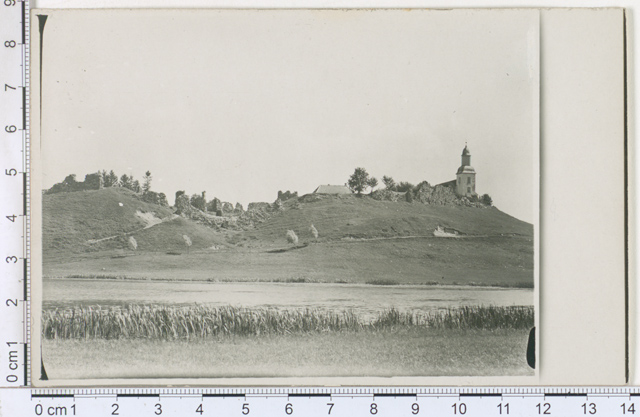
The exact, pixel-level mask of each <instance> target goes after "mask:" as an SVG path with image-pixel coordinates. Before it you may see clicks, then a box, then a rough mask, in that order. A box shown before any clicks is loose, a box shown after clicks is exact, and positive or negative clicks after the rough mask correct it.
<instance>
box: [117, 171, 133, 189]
mask: <svg viewBox="0 0 640 417" xmlns="http://www.w3.org/2000/svg"><path fill="white" fill-rule="evenodd" d="M132 180H133V177H130V176H128V175H127V174H122V176H121V177H120V187H122V188H128V189H129V190H131V189H132V188H133V181H132Z"/></svg>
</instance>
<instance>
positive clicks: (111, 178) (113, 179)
mask: <svg viewBox="0 0 640 417" xmlns="http://www.w3.org/2000/svg"><path fill="white" fill-rule="evenodd" d="M117 186H118V176H117V175H116V173H115V172H113V170H111V171H109V174H107V177H106V179H105V181H104V187H105V188H107V187H117Z"/></svg>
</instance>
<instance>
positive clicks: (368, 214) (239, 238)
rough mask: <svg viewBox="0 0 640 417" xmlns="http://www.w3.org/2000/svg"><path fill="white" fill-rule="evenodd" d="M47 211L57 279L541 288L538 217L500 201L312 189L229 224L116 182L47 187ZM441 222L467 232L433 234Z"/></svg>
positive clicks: (51, 268)
mask: <svg viewBox="0 0 640 417" xmlns="http://www.w3.org/2000/svg"><path fill="white" fill-rule="evenodd" d="M120 204H122V205H120ZM44 211H45V213H44V231H43V235H44V242H43V243H44V251H45V263H44V273H45V276H49V277H64V276H126V277H131V278H153V279H171V280H172V279H188V280H189V279H196V280H216V281H277V282H291V281H293V282H354V283H412V284H416V283H422V284H424V283H438V284H482V285H500V286H517V287H531V286H533V263H534V261H533V259H534V257H533V255H534V253H533V251H534V245H533V226H532V225H530V224H528V223H525V222H522V221H520V220H518V219H515V218H513V217H511V216H509V215H507V214H505V213H503V212H501V211H500V210H498V209H496V208H477V207H464V206H443V205H427V204H422V203H419V202H413V203H407V202H404V201H402V202H390V201H378V200H374V199H371V198H368V197H356V196H350V195H347V196H328V195H324V196H323V195H314V196H303V197H301V198H299V199H291V200H287V201H286V202H285V203H284V205H283V208H282V210H275V211H270V212H268V213H267V214H266V215H265V217H264V221H261V222H258V223H256V224H255V226H252V227H247V228H245V229H242V228H236V229H225V228H211V227H207V226H204V225H202V224H199V223H197V222H195V221H193V220H189V219H185V218H183V217H179V216H175V215H174V214H173V213H172V212H171V210H170V209H169V208H166V207H160V206H156V205H152V204H147V203H144V202H142V201H140V200H139V199H138V198H137V197H136V195H135V194H133V193H131V192H129V191H127V190H122V189H107V190H99V191H82V192H72V193H59V194H53V195H45V196H44ZM311 224H313V225H314V226H315V228H316V229H317V230H318V233H319V236H318V239H315V238H314V237H313V235H312V233H311V231H310V230H309V228H310V225H311ZM438 226H442V227H446V228H451V229H455V230H457V231H458V232H459V233H460V235H461V236H462V238H439V237H434V236H433V230H434V229H435V228H436V227H438ZM287 230H294V231H295V232H296V234H297V235H298V237H299V240H300V242H299V244H298V245H297V246H294V245H292V244H290V243H288V242H287V241H286V231H287ZM184 235H187V236H189V238H190V240H191V241H192V246H191V247H190V248H189V249H188V248H187V247H186V245H185V241H184V238H183V236H184ZM131 236H133V237H134V238H135V240H136V242H137V249H136V250H135V251H134V250H132V249H131V248H129V242H128V239H129V237H131ZM99 239H103V240H102V241H97V242H96V240H99ZM176 254H177V255H181V256H171V255H176ZM123 255H126V256H123ZM114 257H115V258H114Z"/></svg>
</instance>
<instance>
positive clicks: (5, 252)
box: [0, 0, 28, 386]
mask: <svg viewBox="0 0 640 417" xmlns="http://www.w3.org/2000/svg"><path fill="white" fill-rule="evenodd" d="M27 11H28V3H25V2H22V1H18V0H2V5H1V6H0V42H1V43H0V274H1V277H2V283H1V285H0V300H1V301H0V303H1V304H0V309H2V313H1V314H2V318H3V320H2V321H0V343H2V346H3V353H2V358H1V361H2V363H3V365H2V368H0V369H1V371H0V373H1V374H2V379H1V380H0V386H20V385H27V384H28V375H27V374H28V372H27V368H28V366H27V362H28V361H27V359H28V358H27V348H26V347H27V340H26V339H27V337H26V335H25V333H26V324H25V323H26V321H27V320H26V311H27V309H28V307H27V305H26V300H27V296H26V294H27V291H28V288H27V280H26V270H27V261H26V259H25V256H26V253H25V235H26V233H25V232H26V200H27V195H26V178H27V175H26V173H25V165H26V164H25V143H26V137H27V136H26V130H25V129H26V126H27V108H26V107H27V91H26V90H27V82H26V81H27V68H28V65H27V51H28V48H27V44H26V40H27V28H26V23H27V20H28V13H27Z"/></svg>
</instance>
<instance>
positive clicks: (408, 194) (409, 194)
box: [347, 168, 493, 206]
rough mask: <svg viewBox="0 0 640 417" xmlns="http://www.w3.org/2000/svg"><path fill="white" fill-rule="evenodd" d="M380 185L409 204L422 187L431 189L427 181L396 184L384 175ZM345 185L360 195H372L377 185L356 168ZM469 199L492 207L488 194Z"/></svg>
mask: <svg viewBox="0 0 640 417" xmlns="http://www.w3.org/2000/svg"><path fill="white" fill-rule="evenodd" d="M382 183H383V184H384V186H385V189H386V190H388V191H394V192H398V193H405V198H406V201H407V202H409V203H411V202H413V199H414V196H415V194H416V192H418V191H419V190H420V189H422V188H423V187H431V184H429V183H428V182H427V181H422V182H421V183H419V184H418V185H413V184H411V183H410V182H407V181H400V182H399V183H396V182H395V180H394V179H393V178H392V177H391V176H388V175H384V176H383V177H382ZM347 185H348V186H349V188H350V189H351V191H353V192H354V193H357V194H358V195H361V194H362V192H363V191H365V190H366V189H367V188H369V189H370V193H373V191H374V188H375V187H376V186H377V185H378V180H377V178H375V177H373V176H370V175H369V173H368V172H367V170H366V169H364V168H356V169H355V171H354V172H353V174H351V176H350V177H349V180H348V181H347ZM465 198H467V199H470V200H471V201H472V202H479V203H482V204H484V205H485V206H492V205H493V199H492V198H491V196H490V195H489V194H483V195H482V196H480V197H478V196H471V197H465Z"/></svg>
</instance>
